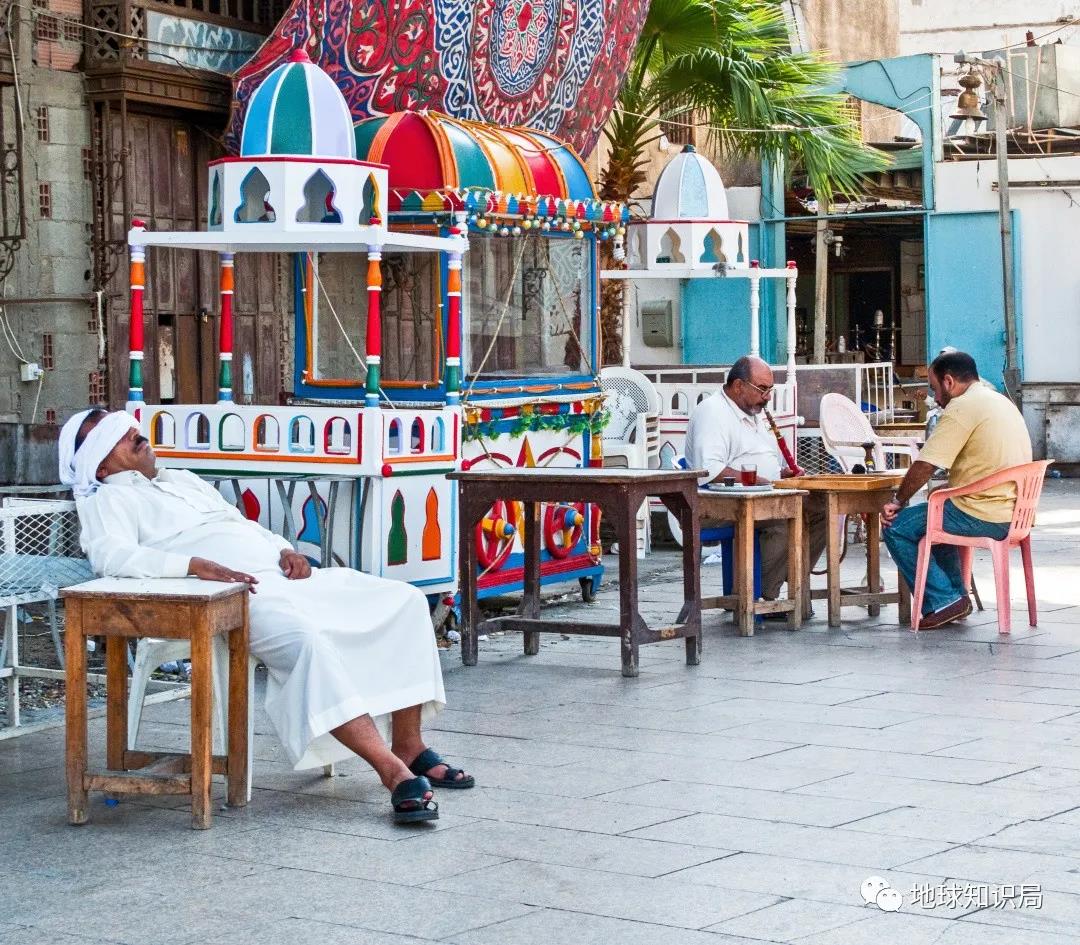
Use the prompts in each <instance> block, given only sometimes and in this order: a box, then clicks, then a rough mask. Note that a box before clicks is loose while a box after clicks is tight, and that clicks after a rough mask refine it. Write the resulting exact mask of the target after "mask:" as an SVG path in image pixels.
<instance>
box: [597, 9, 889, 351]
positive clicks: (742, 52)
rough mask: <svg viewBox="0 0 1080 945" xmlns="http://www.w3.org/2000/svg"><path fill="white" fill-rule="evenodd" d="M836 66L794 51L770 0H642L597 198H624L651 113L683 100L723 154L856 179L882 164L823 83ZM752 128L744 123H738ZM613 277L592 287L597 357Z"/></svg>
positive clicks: (656, 133)
mask: <svg viewBox="0 0 1080 945" xmlns="http://www.w3.org/2000/svg"><path fill="white" fill-rule="evenodd" d="M835 78H836V67H835V66H833V65H832V64H830V63H828V62H826V61H825V60H823V59H822V58H821V57H820V55H818V54H817V53H800V52H793V51H792V50H791V46H790V39H789V36H788V32H787V26H786V24H785V21H784V17H783V13H782V12H781V11H780V9H779V6H778V5H777V4H776V3H774V2H772V0H652V3H651V4H650V6H649V12H648V15H647V17H646V19H645V24H644V26H643V27H642V30H641V35H640V37H639V39H638V43H637V48H636V49H635V51H634V57H633V60H632V62H631V66H630V70H629V72H628V74H627V77H626V82H625V83H624V85H623V87H622V89H621V91H620V93H619V98H618V103H617V105H616V109H615V111H614V113H613V114H612V116H611V119H610V120H609V122H608V123H607V126H606V127H605V129H604V135H605V137H606V138H607V141H608V143H609V145H610V154H609V156H608V161H607V164H606V166H605V168H604V170H603V171H602V174H601V180H600V194H601V197H603V198H604V199H607V200H622V201H628V200H629V199H630V198H631V196H632V195H633V193H634V191H635V190H636V189H637V187H638V186H639V185H640V184H642V183H643V182H644V181H645V174H644V170H643V168H644V166H645V164H646V158H645V148H646V147H647V146H648V145H649V144H650V143H652V142H653V141H656V140H657V139H658V138H659V137H660V119H661V118H670V117H672V116H671V113H672V106H671V103H672V102H677V103H678V110H679V114H683V113H685V112H686V111H687V110H692V111H693V113H694V114H695V115H696V116H698V120H699V122H700V123H701V124H703V125H706V126H707V127H708V128H709V129H710V131H709V133H710V135H711V137H712V140H713V143H714V144H715V145H717V146H718V148H719V149H720V150H721V151H722V152H723V153H725V154H728V155H732V156H738V155H747V154H756V155H762V156H766V157H771V158H774V159H776V160H782V161H783V166H784V167H785V168H786V170H787V173H788V175H789V176H790V175H792V174H794V173H800V174H802V175H805V177H806V178H807V181H808V183H809V185H810V187H812V188H813V189H814V191H815V193H817V194H818V195H819V198H821V197H825V198H826V199H827V198H828V197H830V196H831V195H832V194H833V193H836V192H839V193H844V194H852V193H854V192H856V191H857V190H858V185H859V182H860V179H861V174H862V172H865V171H866V170H868V169H874V168H875V167H879V166H885V163H886V162H885V161H884V159H877V158H875V156H874V154H875V152H872V151H870V150H869V149H868V148H866V147H864V146H863V145H862V143H861V142H860V140H859V134H858V132H859V129H858V127H857V125H855V124H854V123H853V122H852V121H851V118H850V116H849V115H847V114H846V113H845V110H844V96H842V95H840V94H835V93H827V92H823V91H821V90H822V89H823V88H826V87H828V85H829V83H830V82H832V81H833V80H835ZM747 129H754V130H747ZM621 297H622V286H621V283H617V282H611V281H609V282H606V283H605V284H604V292H603V295H602V298H601V324H602V329H603V339H604V351H603V360H604V361H605V362H606V363H611V362H612V361H615V362H617V361H618V360H619V359H620V357H621V350H622V338H621V331H620V329H621V318H620V312H621Z"/></svg>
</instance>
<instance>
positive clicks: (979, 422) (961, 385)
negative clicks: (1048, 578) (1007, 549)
mask: <svg viewBox="0 0 1080 945" xmlns="http://www.w3.org/2000/svg"><path fill="white" fill-rule="evenodd" d="M929 381H930V387H931V388H932V390H933V392H934V397H935V399H936V400H937V402H938V403H939V404H940V405H941V406H942V407H944V408H945V412H944V413H943V414H942V415H941V419H940V420H939V421H938V425H937V427H935V429H934V432H933V433H932V434H931V435H930V438H929V439H928V440H927V441H926V445H925V446H924V447H923V448H922V452H920V453H919V458H918V459H917V460H915V462H913V463H912V464H911V468H910V469H908V471H907V474H906V475H905V476H904V481H903V482H901V483H900V487H899V488H898V489H897V490H896V493H895V494H894V495H893V498H892V501H890V502H887V503H886V504H885V506H884V508H882V510H881V517H882V521H883V523H884V525H885V531H884V533H883V536H882V537H883V538H884V541H885V544H886V545H887V546H888V548H889V551H890V553H891V554H892V556H893V560H894V561H895V562H896V566H897V567H898V568H899V569H900V572H901V573H902V574H903V575H904V580H906V581H907V583H908V587H913V586H914V584H915V563H916V560H917V556H918V552H919V541H920V539H921V538H922V537H923V536H924V535H925V534H926V505H925V504H923V505H915V506H911V507H907V504H908V501H909V500H910V499H911V497H912V496H914V495H915V493H916V492H918V491H919V490H920V489H921V488H922V487H923V486H924V485H926V483H927V482H929V480H930V477H931V476H932V475H933V474H934V470H935V469H947V470H949V486H950V487H953V488H955V487H957V486H966V485H969V484H971V483H973V482H977V481H978V480H979V479H982V478H984V477H985V476H989V475H991V474H992V473H995V472H998V470H1001V469H1005V468H1008V467H1010V466H1019V465H1021V464H1023V463H1030V462H1031V438H1030V437H1029V436H1028V431H1027V426H1026V425H1025V424H1024V418H1023V417H1022V416H1021V414H1020V411H1019V410H1017V409H1016V406H1015V405H1014V404H1013V402H1012V401H1011V400H1009V399H1008V398H1007V397H1003V396H1002V395H1001V394H999V393H998V392H997V391H996V390H994V389H992V388H991V387H989V386H988V385H986V384H984V383H983V382H981V381H980V380H979V371H978V369H977V368H976V366H975V360H974V359H973V358H972V357H971V355H969V354H964V352H962V351H949V352H946V353H945V354H941V355H938V357H937V358H936V359H935V360H934V363H933V364H931V365H930V372H929ZM1015 500H1016V487H1015V486H1013V485H1011V484H1006V485H1001V486H994V487H993V488H991V489H987V490H986V491H985V492H978V493H974V494H973V495H967V496H959V497H958V498H957V499H956V501H955V502H954V501H953V500H952V499H947V500H946V501H945V510H944V518H943V524H944V526H945V531H947V532H949V533H951V534H953V535H968V536H973V535H978V536H982V537H986V538H993V539H995V540H997V541H1000V540H1002V539H1003V538H1004V537H1005V536H1006V535H1007V534H1008V532H1009V523H1010V522H1011V521H1012V513H1013V504H1014V502H1015ZM970 613H971V601H970V600H969V599H968V589H967V588H966V587H964V582H963V579H962V577H961V575H960V555H959V552H958V551H957V549H956V547H955V546H954V545H934V547H933V552H932V554H931V556H930V567H929V569H928V571H927V575H926V594H925V596H924V599H923V617H922V620H921V621H920V624H919V626H920V628H921V629H924V630H932V629H934V628H936V627H943V626H945V625H946V624H949V623H953V622H954V621H956V620H962V619H963V618H964V617H966V616H967V615H968V614H970Z"/></svg>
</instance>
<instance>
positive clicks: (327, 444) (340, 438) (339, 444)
mask: <svg viewBox="0 0 1080 945" xmlns="http://www.w3.org/2000/svg"><path fill="white" fill-rule="evenodd" d="M323 449H324V450H325V452H326V453H327V454H328V455H330V456H348V455H349V454H350V453H351V452H352V425H351V424H350V423H349V421H348V420H346V419H345V418H344V417H331V418H330V419H329V420H327V421H326V426H325V427H324V428H323Z"/></svg>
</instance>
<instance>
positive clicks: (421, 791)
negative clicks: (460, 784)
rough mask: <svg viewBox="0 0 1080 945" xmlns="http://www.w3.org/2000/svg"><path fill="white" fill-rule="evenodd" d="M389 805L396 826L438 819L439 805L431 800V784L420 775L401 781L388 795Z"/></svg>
mask: <svg viewBox="0 0 1080 945" xmlns="http://www.w3.org/2000/svg"><path fill="white" fill-rule="evenodd" d="M390 803H391V804H393V805H394V823H396V824H413V823H416V822H417V821H421V820H438V819H439V805H438V804H437V803H436V802H435V801H434V800H433V799H432V796H431V782H430V781H429V780H428V779H427V778H425V777H423V776H422V775H421V776H420V777H418V778H409V779H408V780H406V781H402V782H401V783H400V784H399V785H398V786H397V787H396V788H394V791H393V793H392V794H391V795H390Z"/></svg>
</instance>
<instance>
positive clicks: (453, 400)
mask: <svg viewBox="0 0 1080 945" xmlns="http://www.w3.org/2000/svg"><path fill="white" fill-rule="evenodd" d="M453 232H454V230H451V233H453ZM447 255H448V257H449V258H448V259H447V263H446V303H447V304H446V403H447V404H448V405H453V404H458V403H461V253H459V252H451V253H448V254H447Z"/></svg>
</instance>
